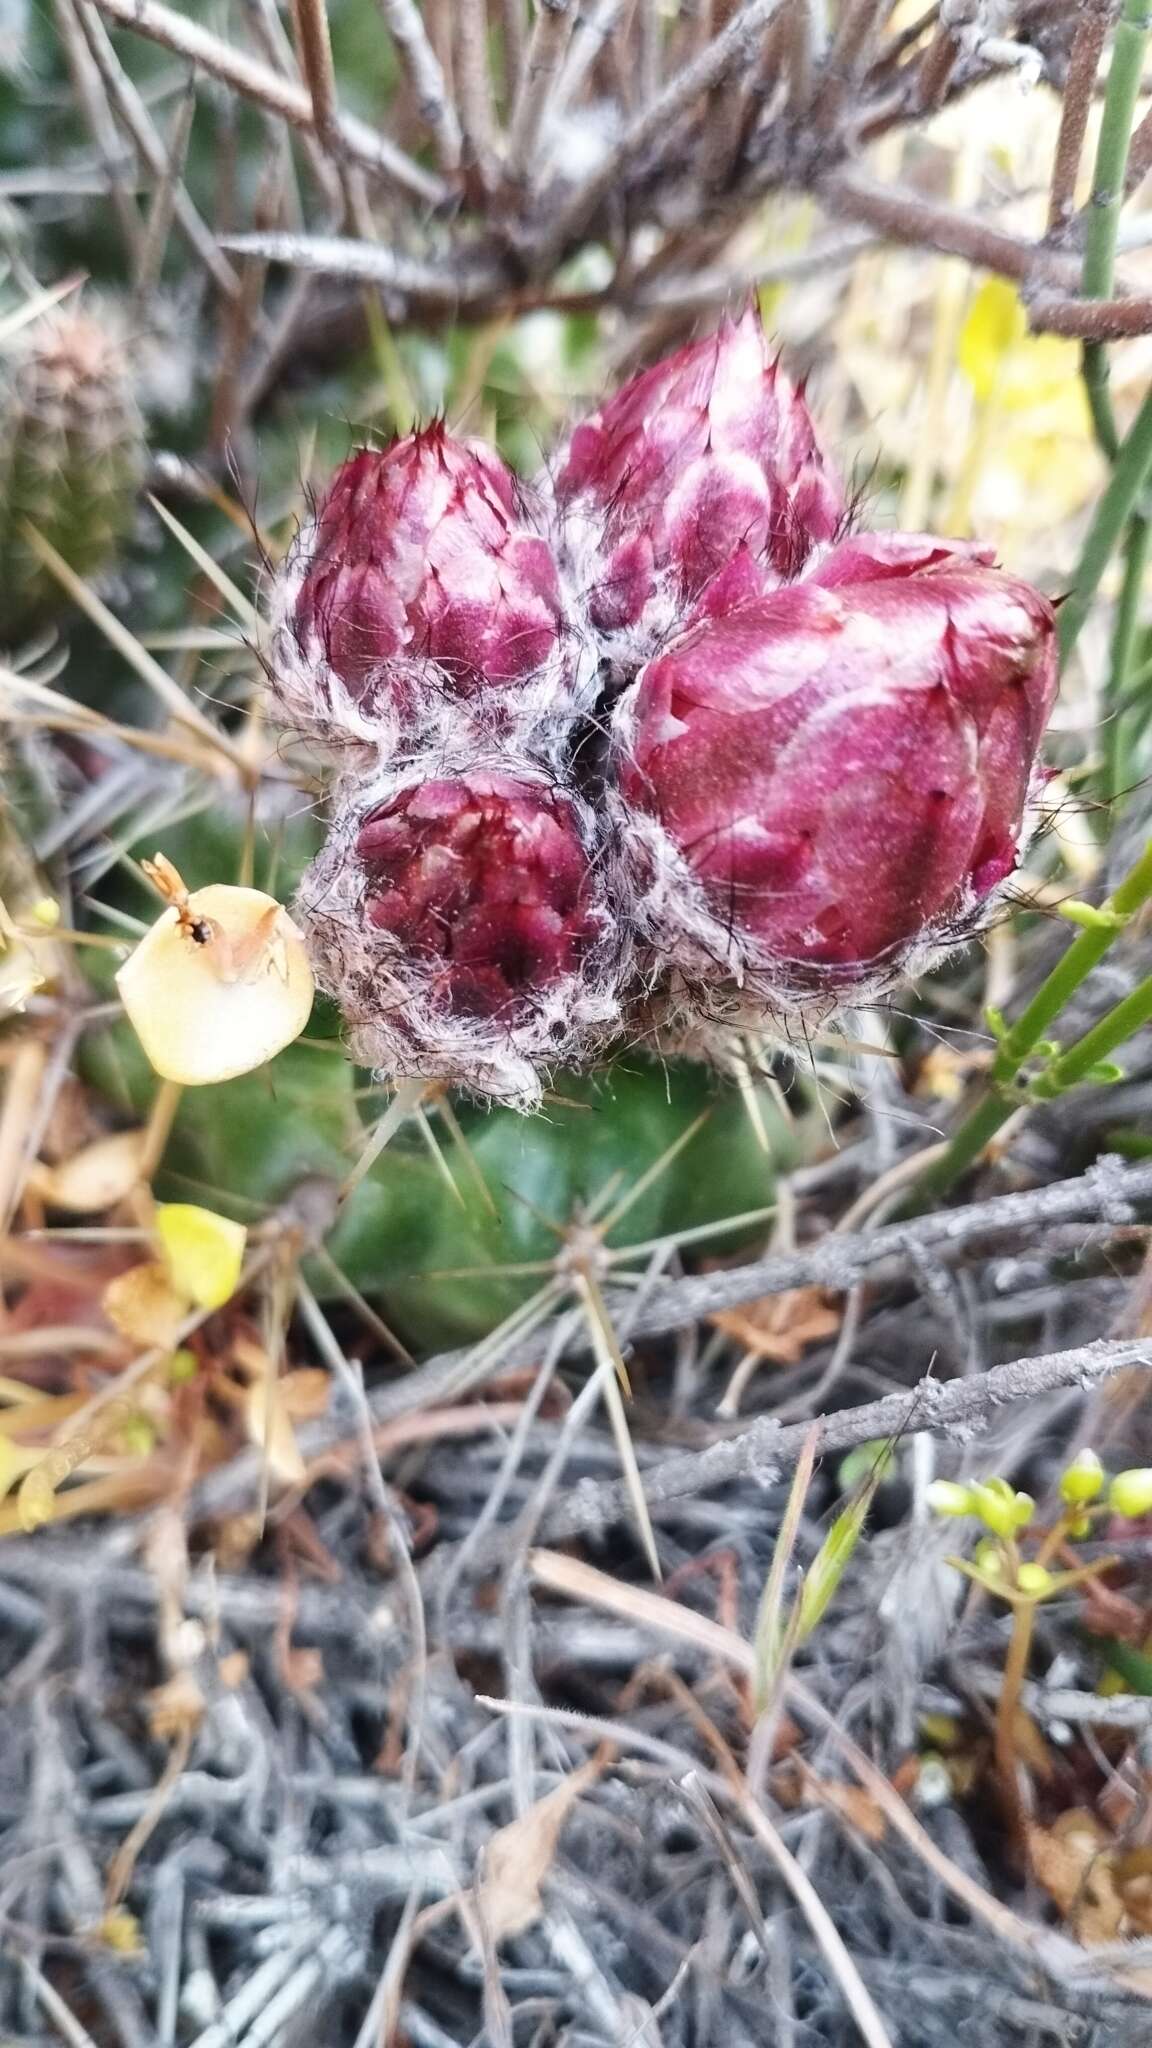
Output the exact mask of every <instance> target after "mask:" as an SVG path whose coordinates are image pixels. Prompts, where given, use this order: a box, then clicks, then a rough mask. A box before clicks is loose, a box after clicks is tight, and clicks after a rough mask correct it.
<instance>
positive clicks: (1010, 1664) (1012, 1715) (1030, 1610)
mask: <svg viewBox="0 0 1152 2048" xmlns="http://www.w3.org/2000/svg"><path fill="white" fill-rule="evenodd" d="M1036 1604H1037V1603H1036V1602H1035V1601H1034V1600H1029V1601H1026V1602H1021V1603H1020V1604H1019V1605H1018V1606H1015V1607H1013V1609H1012V1639H1011V1641H1010V1643H1009V1645H1008V1655H1007V1658H1006V1660H1005V1663H1004V1676H1003V1678H1002V1679H1001V1681H1000V1697H999V1699H998V1700H997V1702H996V1730H995V1750H996V1771H997V1775H998V1777H999V1779H1000V1790H1001V1793H1002V1795H1003V1799H1004V1805H1005V1807H1006V1809H1007V1814H1008V1820H1009V1823H1010V1825H1011V1829H1012V1833H1013V1834H1014V1835H1015V1837H1016V1843H1017V1847H1018V1848H1019V1851H1020V1856H1021V1859H1022V1861H1023V1863H1024V1866H1025V1868H1027V1865H1028V1832H1027V1827H1026V1825H1025V1819H1024V1810H1023V1807H1022V1805H1021V1800H1020V1782H1019V1777H1018V1771H1019V1765H1018V1762H1017V1756H1016V1716H1017V1715H1018V1713H1019V1712H1020V1695H1021V1692H1022V1691H1023V1689H1024V1680H1025V1677H1026V1676H1027V1672H1028V1659H1029V1656H1030V1655H1031V1652H1032V1633H1033V1630H1034V1628H1035V1625H1036Z"/></svg>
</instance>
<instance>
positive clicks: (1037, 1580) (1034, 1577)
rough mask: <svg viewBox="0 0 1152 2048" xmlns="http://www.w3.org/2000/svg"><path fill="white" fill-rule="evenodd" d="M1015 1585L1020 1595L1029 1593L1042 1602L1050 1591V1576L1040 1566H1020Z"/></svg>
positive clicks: (1048, 1572)
mask: <svg viewBox="0 0 1152 2048" xmlns="http://www.w3.org/2000/svg"><path fill="white" fill-rule="evenodd" d="M1016 1584H1017V1586H1018V1587H1019V1588H1020V1591H1021V1592H1022V1593H1030V1594H1031V1595H1032V1597H1033V1598H1034V1599H1036V1600H1042V1599H1043V1597H1044V1595H1045V1593H1050V1592H1051V1590H1052V1574H1051V1572H1050V1571H1047V1570H1045V1567H1044V1566H1043V1565H1042V1564H1022V1565H1021V1566H1020V1569H1019V1571H1018V1572H1017V1574H1016Z"/></svg>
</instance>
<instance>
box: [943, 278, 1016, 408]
mask: <svg viewBox="0 0 1152 2048" xmlns="http://www.w3.org/2000/svg"><path fill="white" fill-rule="evenodd" d="M1027 332H1028V316H1027V314H1026V313H1025V311H1024V308H1023V306H1022V305H1021V303H1020V295H1019V293H1018V292H1017V290H1016V288H1015V286H1014V285H1010V284H1009V283H1008V282H1007V280H1006V279H1005V278H1002V277H990V278H987V279H986V280H985V282H984V283H983V284H982V285H981V286H980V289H979V291H978V292H977V293H976V296H975V298H974V299H973V301H972V304H971V306H970V307H969V309H968V317H967V319H966V320H965V322H964V325H963V327H962V328H961V330H960V342H959V347H958V349H957V360H958V362H959V364H960V368H961V370H962V371H963V373H964V375H965V376H966V377H967V379H968V382H969V383H970V385H971V386H972V390H973V394H974V396H975V397H976V398H977V400H978V401H979V402H980V403H981V404H983V403H984V402H985V401H986V400H987V399H989V398H991V396H992V393H993V392H994V390H995V389H996V386H997V383H998V382H999V379H1000V374H1001V368H1002V365H1003V362H1004V358H1005V356H1006V355H1007V354H1008V352H1009V350H1010V349H1012V348H1013V347H1015V345H1016V343H1017V342H1020V341H1022V340H1023V339H1024V338H1025V336H1026V335H1027Z"/></svg>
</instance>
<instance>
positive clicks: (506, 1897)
mask: <svg viewBox="0 0 1152 2048" xmlns="http://www.w3.org/2000/svg"><path fill="white" fill-rule="evenodd" d="M599 1773H600V1765H599V1764H598V1763H597V1761H596V1759H595V1758H594V1757H593V1758H590V1759H589V1761H588V1762H587V1763H586V1764H581V1766H580V1769H579V1770H578V1771H573V1772H572V1774H571V1776H570V1777H568V1778H565V1780H564V1782H563V1784H562V1785H557V1787H556V1789H555V1791H553V1792H548V1793H546V1794H545V1796H544V1798H543V1799H538V1800H537V1801H536V1802H535V1804H534V1805H533V1806H530V1807H529V1808H528V1811H527V1813H522V1814H521V1815H520V1816H519V1818H518V1819H516V1820H513V1821H509V1823H508V1826H507V1827H504V1828H500V1829H498V1830H497V1832H496V1834H494V1835H493V1837H492V1840H491V1841H490V1842H489V1844H488V1853H487V1855H486V1857H485V1859H484V1869H483V1874H482V1876H481V1878H480V1881H479V1883H478V1885H477V1887H476V1890H475V1893H474V1894H472V1895H471V1896H469V1895H468V1894H467V1893H464V1894H462V1895H461V1901H460V1903H461V1906H462V1908H463V1909H464V1915H465V1918H466V1919H467V1918H468V1917H469V1915H470V1913H473V1912H474V1914H475V1916H476V1917H477V1918H478V1919H479V1921H480V1922H481V1923H482V1924H483V1927H484V1929H485V1932H486V1934H487V1938H488V1940H489V1941H490V1942H493V1943H495V1942H498V1941H506V1940H507V1939H508V1938H509V1936H510V1935H513V1934H523V1932H524V1929H525V1928H526V1927H531V1925H532V1923H533V1921H535V1920H538V1919H539V1917H540V1914H541V1912H542V1911H543V1907H544V1901H543V1899H542V1898H541V1896H540V1887H541V1885H542V1884H543V1882H544V1879H545V1878H546V1877H547V1875H548V1872H549V1870H550V1869H551V1867H552V1863H553V1860H554V1858H555V1855H556V1844H557V1842H558V1841H559V1839H560V1830H561V1828H562V1827H563V1825H564V1823H565V1821H566V1820H567V1818H568V1815H569V1814H570V1813H571V1811H572V1808H573V1807H574V1806H575V1804H576V1801H577V1800H578V1799H579V1797H580V1794H581V1793H582V1792H583V1791H584V1789H585V1787H586V1786H588V1785H591V1784H592V1783H593V1782H594V1781H595V1779H596V1778H597V1777H598V1776H599Z"/></svg>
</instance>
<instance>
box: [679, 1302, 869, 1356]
mask: <svg viewBox="0 0 1152 2048" xmlns="http://www.w3.org/2000/svg"><path fill="white" fill-rule="evenodd" d="M709 1321H710V1322H711V1323H712V1325H713V1327H714V1328H715V1329H717V1330H723V1331H724V1334H725V1336H728V1337H734V1338H735V1339H736V1342H737V1343H738V1344H742V1345H743V1346H744V1348H745V1350H746V1351H750V1352H752V1353H753V1354H754V1355H755V1356H756V1357H757V1358H768V1359H771V1360H772V1362H773V1363H774V1364H775V1365H796V1364H797V1363H798V1361H799V1360H800V1358H801V1357H802V1356H803V1354H804V1352H805V1351H806V1349H807V1347H808V1346H809V1344H819V1343H820V1342H821V1341H822V1340H823V1339H824V1338H825V1337H833V1336H835V1334H836V1332H837V1330H838V1329H839V1328H840V1321H841V1318H840V1311H839V1310H838V1309H835V1308H832V1307H831V1306H830V1305H829V1302H828V1298H827V1296H826V1295H825V1293H824V1291H823V1289H822V1288H819V1287H793V1288H790V1289H789V1290H788V1292H787V1293H785V1294H769V1295H765V1296H764V1297H763V1299H762V1300H760V1301H753V1302H750V1303H749V1304H748V1306H747V1308H731V1309H720V1310H719V1311H718V1312H717V1313H716V1314H715V1315H714V1316H710V1317H709Z"/></svg>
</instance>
